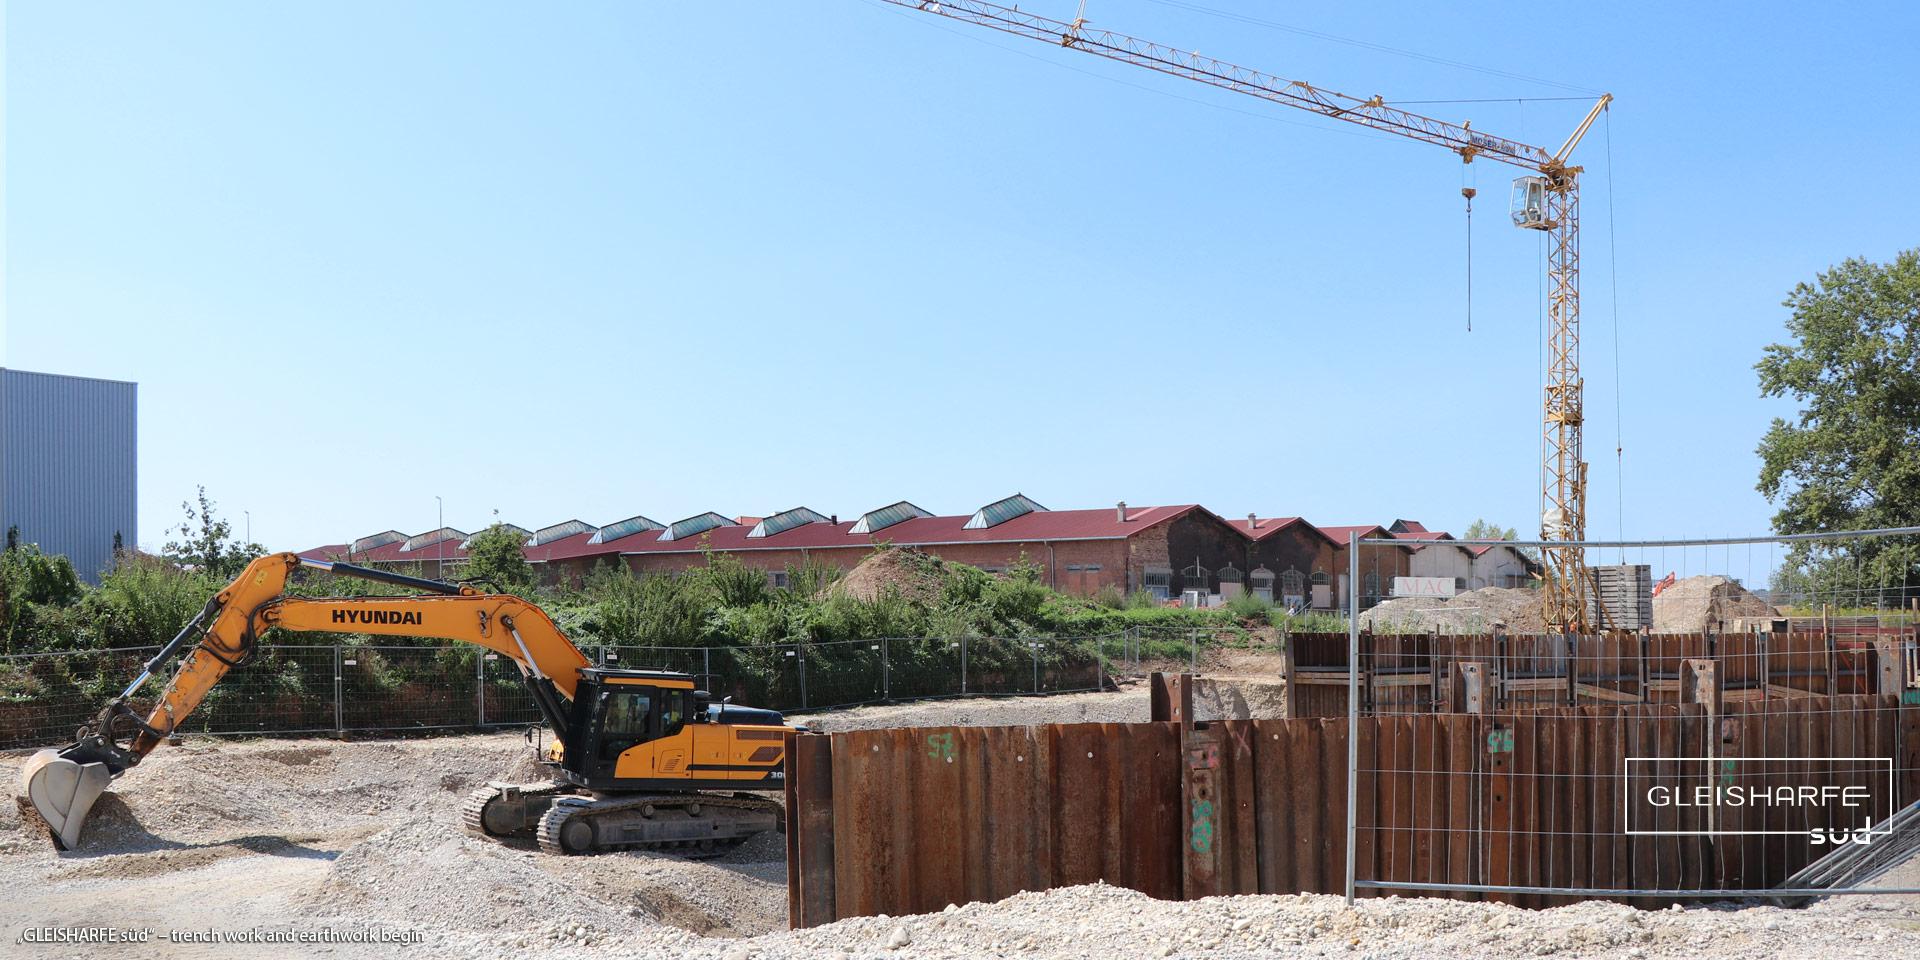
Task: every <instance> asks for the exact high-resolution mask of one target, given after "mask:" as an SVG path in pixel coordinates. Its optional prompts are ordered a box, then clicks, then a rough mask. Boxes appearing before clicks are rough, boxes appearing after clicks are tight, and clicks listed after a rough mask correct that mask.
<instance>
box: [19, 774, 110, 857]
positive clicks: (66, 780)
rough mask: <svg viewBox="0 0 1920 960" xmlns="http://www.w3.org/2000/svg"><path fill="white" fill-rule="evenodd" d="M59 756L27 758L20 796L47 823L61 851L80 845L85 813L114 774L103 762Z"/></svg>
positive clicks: (85, 819)
mask: <svg viewBox="0 0 1920 960" xmlns="http://www.w3.org/2000/svg"><path fill="white" fill-rule="evenodd" d="M62 754H63V751H58V750H42V751H40V752H39V753H36V754H34V755H33V756H31V757H28V758H27V762H26V763H25V764H24V765H22V766H21V768H20V795H21V796H23V797H25V798H26V800H27V802H28V803H30V804H32V805H33V809H34V812H36V813H38V814H39V815H40V818H41V819H42V820H45V821H46V822H47V827H48V828H49V829H50V830H52V831H53V839H54V842H55V843H58V844H59V845H60V849H62V850H72V849H73V848H74V847H76V846H78V845H79V843H80V829H81V828H82V827H84V826H85V825H86V822H87V812H88V811H89V810H92V809H93V802H94V801H95V800H98V799H100V794H102V793H105V792H106V789H107V785H108V784H110V783H112V782H113V774H112V772H110V771H109V770H108V768H107V765H106V764H104V763H82V762H80V761H78V760H73V759H69V758H67V757H66V756H63V755H62Z"/></svg>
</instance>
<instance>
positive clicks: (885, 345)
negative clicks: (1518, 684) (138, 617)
mask: <svg viewBox="0 0 1920 960" xmlns="http://www.w3.org/2000/svg"><path fill="white" fill-rule="evenodd" d="M1076 5H1077V0H1028V2H1025V3H1023V4H1022V7H1023V9H1026V10H1029V11H1033V12H1037V13H1041V14H1045V15H1050V16H1055V17H1062V18H1068V19H1070V18H1071V17H1072V15H1073V13H1074V11H1075V7H1076ZM1540 9H1541V8H1540V7H1539V6H1538V4H1521V3H1508V2H1493V3H1483V4H1473V5H1458V4H1431V3H1401V2H1382V3H1378V4H1373V5H1370V6H1369V7H1368V8H1367V9H1366V11H1365V13H1364V14H1359V13H1355V12H1353V11H1352V10H1349V9H1342V8H1340V7H1339V6H1338V5H1331V6H1330V5H1321V6H1304V7H1292V6H1286V7H1282V6H1280V5H1276V4H1266V3H1252V2H1236V0H1089V2H1088V3H1087V4H1086V16H1087V17H1088V19H1089V20H1090V21H1091V22H1092V24H1093V25H1094V26H1096V27H1103V28H1106V29H1111V30H1116V31H1120V32H1123V33H1128V34H1132V35H1134V36H1139V37H1144V38H1148V39H1153V40H1159V41H1163V42H1166V43H1168V44H1171V45H1173V46H1176V47H1178V48H1181V49H1185V50H1197V51H1199V52H1200V53H1203V54H1205V55H1208V56H1212V57H1218V58H1221V59H1224V60H1228V61H1232V62H1236V63H1240V64H1243V65H1246V66H1250V67H1255V68H1259V69H1262V70H1265V71H1267V72H1269V73H1273V74H1277V75H1280V76H1283V77H1287V78H1290V79H1301V80H1307V81H1310V82H1312V83H1314V84H1316V85H1319V86H1322V87H1328V88H1332V89H1335V90H1340V91H1345V92H1348V93H1353V94H1356V95H1361V96H1367V95H1372V94H1376V93H1378V94H1381V95H1383V96H1385V97H1386V98H1387V99H1388V100H1391V101H1411V100H1487V99H1497V100H1501V101H1504V102H1473V103H1439V104H1430V105H1419V106H1410V107H1409V109H1414V110H1423V111H1427V112H1429V113H1430V114H1431V115H1433V116H1436V117H1438V118H1440V119H1445V120H1450V121H1456V122H1457V121H1460V120H1471V121H1472V122H1473V127H1474V129H1476V130H1481V131H1486V132H1490V133H1495V134H1499V135H1503V136H1509V137H1513V138H1516V139H1520V140H1524V141H1527V142H1531V143H1537V144H1542V145H1546V146H1548V147H1557V146H1558V145H1559V143H1560V142H1561V141H1562V140H1563V139H1565V137H1566V136H1567V134H1568V133H1570V132H1571V131H1572V130H1573V128H1574V126H1575V125H1576V124H1577V123H1578V121H1579V119H1580V117H1581V116H1583V115H1584V113H1585V111H1586V109H1587V107H1588V106H1589V104H1590V100H1588V99H1573V100H1567V99H1540V98H1565V97H1576V98H1587V97H1590V96H1591V95H1592V94H1593V92H1595V91H1601V90H1604V91H1609V92H1611V93H1612V94H1613V95H1614V96H1615V98H1616V100H1615V103H1614V106H1613V108H1612V109H1611V110H1610V111H1609V113H1608V114H1607V115H1606V116H1605V118H1604V119H1603V120H1602V121H1600V122H1598V123H1597V124H1596V125H1595V127H1594V129H1593V131H1592V132H1591V133H1590V134H1589V135H1588V137H1587V138H1586V140H1585V141H1584V142H1583V143H1582V144H1581V145H1580V148H1579V149H1578V151H1577V152H1576V154H1575V158H1576V160H1577V162H1579V163H1581V164H1582V165H1584V167H1585V168H1586V173H1585V176H1584V178H1583V229H1582V237H1583V259H1582V265H1583V271H1582V286H1583V313H1582V316H1583V321H1584V323H1583V327H1584V350H1583V360H1584V375H1585V384H1586V396H1587V400H1586V409H1587V415H1588V422H1587V455H1588V459H1589V460H1590V461H1591V463H1592V467H1591V486H1592V491H1591V494H1590V506H1589V514H1590V517H1589V522H1588V530H1589V534H1590V535H1591V536H1594V537H1601V536H1614V535H1616V534H1624V535H1626V536H1629V537H1635V538H1640V537H1681V536H1701V535H1741V534H1756V533H1761V532H1764V531H1766V530H1767V529H1768V523H1769V518H1770V516H1771V513H1772V510H1771V508H1770V507H1769V505H1768V504H1767V503H1766V501H1765V500H1764V499H1763V498H1762V497H1761V496H1760V495H1759V494H1758V493H1756V492H1755V490H1754V481H1755V478H1756V476H1757V474H1758V469H1759V463H1758V459H1757V457H1756V456H1755V453H1754V448H1755V445H1756V444H1757V442H1758V440H1759V438H1760V436H1761V434H1762V433H1763V432H1764V431H1765V429H1766V427H1767V425H1768V423H1769V421H1770V420H1771V418H1773V417H1775V416H1790V415H1791V414H1792V411H1793V407H1792V405H1791V404H1789V403H1787V402H1785V401H1781V400H1769V399H1763V398H1761V397H1760V396H1759V392H1758V388H1757V386H1756V379H1755V376H1754V372H1753V364H1754V363H1755V362H1756V361H1757V360H1758V359H1759V358H1760V356H1761V352H1762V349H1763V348H1764V346H1765V345H1766V344H1768V343H1772V342H1776V341H1779V340H1781V339H1783V338H1784V336H1785V330H1784V323H1785V321H1786V319H1787V314H1786V311H1785V310H1784V309H1783V308H1782V307H1781V306H1780V301H1781V300H1782V299H1783V298H1784V297H1785V296H1786V294H1787V293H1788V291H1789V290H1791V289H1792V287H1793V286H1794V285H1795V284H1796V283H1800V282H1803V281H1811V280H1812V279H1813V278H1814V277H1815V275H1816V274H1817V273H1818V272H1820V271H1822V270H1825V269H1827V268H1829V267H1831V266H1832V265H1834V264H1836V263H1838V262H1840V261H1841V260H1843V259H1845V258H1848V257H1866V258H1869V259H1874V260H1887V259H1890V258H1891V257H1892V256H1893V255H1894V254H1895V253H1896V252H1898V251H1899V250H1901V249H1903V248H1908V247H1912V246H1913V245H1915V241H1916V237H1915V235H1914V234H1913V232H1912V227H1913V225H1914V224H1915V223H1920V191H1915V190H1913V189H1911V187H1910V184H1911V180H1912V176H1911V174H1912V170H1911V165H1912V158H1913V157H1914V156H1916V155H1920V125H1916V124H1913V123H1910V122H1907V121H1906V120H1904V119H1902V117H1904V116H1905V115H1906V114H1907V113H1908V112H1909V110H1908V107H1907V106H1905V105H1904V101H1902V100H1900V99H1899V98H1900V97H1902V96H1904V94H1905V92H1907V91H1911V90H1912V89H1914V88H1915V87H1916V84H1920V58H1916V57H1913V56H1912V51H1911V42H1910V38H1911V37H1913V36H1914V35H1916V34H1917V33H1920V7H1915V6H1914V5H1911V4H1904V3H1879V4H1873V3H1868V4H1860V5H1856V6H1853V7H1850V8H1849V12H1848V13H1847V15H1845V16H1838V15H1834V14H1831V13H1829V12H1828V9H1827V8H1826V7H1825V6H1823V5H1818V4H1805V3H1766V2H1761V3H1751V4H1745V5H1742V7H1741V15H1740V16H1738V17H1728V16H1726V14H1725V12H1724V10H1723V9H1721V8H1719V7H1718V6H1717V5H1699V6H1698V7H1697V8H1696V7H1694V6H1691V5H1686V4H1680V5H1672V4H1657V5H1656V4H1632V3H1620V4H1590V5H1584V6H1579V7H1576V8H1572V9H1561V10H1556V12H1555V15H1554V17H1551V18H1549V17H1543V16H1542V15H1541V13H1540ZM5 31H6V33H5V55H6V66H5V97H4V104H5V134H6V142H5V147H6V149H5V158H4V162H5V176H4V180H5V194H4V204H5V225H6V236H5V247H4V257H5V328H4V338H3V340H4V355H3V356H0V364H4V365H5V366H9V367H13V368H18V369H27V370H42V371H48V372H56V373H67V374H76V375H84V376H92V377H105V378H112V379H123V380H133V381H137V382H138V383H139V385H140V388H139V403H140V425H139V439H140V453H139V463H140V477H139V482H140V532H139V540H140V543H141V545H142V546H146V547H149V548H153V547H158V546H159V545H160V544H161V543H163V542H164V541H165V540H166V537H167V534H166V531H167V528H168V527H170V526H171V525H173V524H176V523H178V522H179V519H180V517H181V510H180V504H181V502H182V501H183V500H185V499H187V498H189V497H191V496H192V495H193V493H194V490H195V487H196V485H205V487H206V488H207V492H208V494H209V495H210V496H211V497H212V498H213V499H214V500H215V501H217V502H218V504H219V506H220V509H221V511H222V512H223V513H224V514H225V515H227V516H228V517H229V518H231V519H233V520H234V521H235V524H236V527H240V526H241V525H242V524H243V523H250V525H251V532H252V536H253V538H254V539H255V540H258V541H259V542H261V543H263V544H265V545H267V546H268V547H270V548H276V549H278V548H287V549H302V548H306V547H311V546H316V545H319V544H323V543H335V542H340V541H343V540H349V539H352V538H354V537H357V536H361V535H364V534H368V533H372V532H376V531H380V530H385V529H388V528H397V529H399V530H402V531H404V532H409V533H412V532H419V531H422V530H427V529H430V528H432V527H433V526H435V525H436V524H437V523H438V522H439V518H440V516H441V510H442V509H443V510H444V518H445V522H446V523H447V524H449V525H452V526H456V527H459V528H461V529H466V530H472V529H476V528H479V527H481V526H484V525H485V524H487V523H488V522H491V521H492V520H494V519H496V518H497V519H500V520H505V521H509V522H513V523H517V524H520V525H521V526H525V527H530V528H531V527H538V526H542V525H546V524H550V523H556V522H559V521H562V520H566V519H569V518H574V517H578V518H580V519H583V520H586V521H588V522H590V523H595V524H601V523H608V522H612V521H614V520H618V519H622V518H625V517H629V516H632V515H634V514H645V515H647V516H650V517H652V518H654V519H656V520H660V521H663V522H667V521H672V520H675V519H678V518H681V517H686V516H690V515H693V514H697V513H701V512H704V511H707V510H716V511H719V512H721V513H724V514H727V515H741V514H748V515H759V514H765V513H770V512H773V511H777V510H781V509H785V508H789V507H793V506H797V505H806V506H809V507H812V508H814V509H816V510H819V511H821V512H823V513H834V514H839V515H841V516H843V517H849V516H853V515H857V514H859V513H861V512H864V511H866V510H870V509H873V508H875V507H879V506H882V505H885V504H888V503H892V502H894V501H896V500H900V499H903V498H904V499H909V500H912V501H914V502H915V503H917V504H919V505H920V506H922V507H924V508H927V509H929V510H932V511H934V512H936V513H941V514H954V513H965V512H970V511H972V510H973V509H975V508H977V507H978V506H980V505H981V504H984V503H987V502H989V501H992V500H996V499H998V498H1000V497H1003V496H1006V495H1008V494H1011V493H1014V492H1016V491H1018V492H1022V493H1025V494H1027V495H1029V496H1031V497H1033V498H1034V499H1036V500H1038V501H1039V502H1040V503H1042V504H1045V505H1047V506H1049V507H1052V508H1055V509H1070V508H1084V507H1105V506H1109V505H1111V504H1112V503H1113V502H1115V501H1116V500H1125V501H1127V502H1129V503H1131V504H1137V505H1147V504H1173V503H1201V504H1205V505H1206V506H1208V507H1210V508H1212V509H1213V510H1215V511H1216V512H1218V513H1220V514H1222V515H1224V516H1228V517H1239V516H1245V515H1246V514H1247V513H1249V512H1255V513H1259V514H1261V515H1263V516H1275V515H1302V516H1306V517H1308V518H1309V519H1311V520H1314V521H1316V522H1322V523H1330V524H1332V523H1358V522H1381V523H1385V522H1388V521H1391V520H1392V519H1394V518H1396V517H1409V518H1415V519H1421V520H1424V521H1425V522H1426V523H1427V524H1428V525H1429V526H1430V527H1434V528H1436V529H1439V528H1450V529H1453V530H1455V531H1456V532H1457V531H1458V530H1460V529H1462V528H1464V527H1465V526H1466V525H1467V524H1468V523H1469V522H1471V521H1472V520H1474V519H1475V518H1479V517H1485V518H1488V519H1491V520H1493V521H1495V522H1498V523H1501V524H1503V525H1507V526H1513V527H1517V528H1519V530H1520V531H1521V532H1522V535H1523V536H1525V535H1528V534H1529V533H1531V532H1532V530H1533V529H1534V528H1536V527H1537V518H1538V514H1539V499H1538V497H1539V494H1538V491H1539V465H1538V461H1539V454H1540V427H1539V417H1540V412H1539V397H1540V383H1541V381H1540V376H1541V374H1540V370H1541V359H1540V338H1539V330H1540V312H1541V311H1540V299H1539V296H1540V285H1541V277H1542V269H1541V255H1542V253H1541V243H1540V235H1539V234H1538V233H1537V232H1534V231H1525V230H1518V229H1515V228H1514V227H1512V226H1511V225H1510V224H1509V223H1508V222H1507V219H1506V206H1507V193H1508V183H1509V181H1510V180H1511V179H1512V177H1513V176H1515V175H1516V174H1517V173H1518V171H1515V170H1512V169H1510V168H1507V167H1503V166H1500V165H1498V164H1495V163H1491V162H1486V161H1481V162H1478V163H1475V164H1472V165H1470V166H1463V165H1462V164H1461V163H1460V162H1459V160H1458V158H1457V157H1456V156H1454V155H1452V154H1450V153H1448V152H1447V151H1445V150H1444V149H1441V148H1438V147H1433V146H1429V145H1426V144H1421V143H1416V142H1412V141H1404V140H1400V139H1397V138H1391V137H1384V136H1381V135H1379V134H1375V133H1371V132H1369V131H1365V130H1361V129H1359V128H1357V127H1354V126H1351V125H1348V124H1342V123H1339V122H1337V121H1332V120H1327V119H1324V118H1320V117H1315V116H1311V115H1308V114H1306V113H1303V112H1300V111H1297V110H1289V109H1287V108H1284V107H1280V106H1276V105H1272V104H1268V103H1265V102H1262V101H1259V100H1255V99H1252V98H1249V97H1245V96H1239V95H1236V94H1233V93H1230V92H1226V91H1220V90H1215V89H1213V88H1210V87H1206V86H1203V85H1200V84H1197V83H1193V82H1191V81H1186V80H1181V79H1178V78H1171V77H1166V76H1161V75H1158V74H1154V73H1150V72H1148V71H1144V70H1141V69H1139V68H1137V67H1131V66H1127V65H1124V64H1117V63H1110V62H1106V61H1102V60H1099V59H1096V58H1093V57H1089V56H1086V55H1084V54H1076V53H1074V52H1073V51H1069V50H1064V49H1060V48H1058V47H1053V46H1049V45H1046V44H1042V43H1037V42H1034V41H1031V40H1022V39H1019V38H1015V37H1011V36H1006V35H1003V34H997V33H992V32H988V31H984V30H982V29H980V28H977V27H970V26H966V25H961V24H957V23H954V22H952V21H949V20H945V19H942V18H938V17H934V16H931V15H928V14H924V13H917V12H913V11H908V10H903V9H900V8H897V7H892V6H889V5H887V4H884V3H880V2H878V0H815V2H808V3H782V4H772V3H745V4H710V3H686V2H682V3H646V4H638V3H633V4H628V3H586V2H582V3H570V4H565V5H528V4H519V3H467V2H462V3H451V2H449V3H428V2H418V3H406V4H387V3H352V2H342V3H304V4H298V3H283V4H255V3H243V2H234V3H208V2H182V3H170V4H139V5H118V4H54V3H19V2H15V3H11V4H9V5H8V6H7V10H6V25H5ZM1328 35H1331V36H1332V37H1335V38H1339V39H1329V38H1328ZM1542 81H1551V82H1542ZM1529 98H1533V99H1529ZM1516 99H1518V100H1520V101H1521V102H1515V100H1516ZM1890 101H1891V102H1890ZM1463 185H1471V186H1473V187H1475V188H1476V189H1477V190H1478V191H1479V196H1478V199H1477V200H1476V203H1475V209H1474V215H1473V218H1472V221H1471V226H1470V227H1469V224H1468V221H1467V218H1466V215H1465V212H1464V209H1463V200H1462V197H1461V196H1460V188H1461V187H1462V186H1463ZM1469 235H1470V236H1471V240H1472V275H1473V284H1472V298H1471V306H1472V330H1471V332H1469V331H1468V329H1467V312H1468V295H1467V283H1466V274H1467V265H1468V257H1467V249H1466V248H1467V240H1468V237H1469ZM1616 445H1620V446H1623V447H1624V453H1623V454H1622V455H1621V456H1620V457H1619V458H1616V456H1615V448H1616ZM436 498H437V499H436ZM243 511H244V514H243ZM236 532H240V531H239V530H237V531H236Z"/></svg>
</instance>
